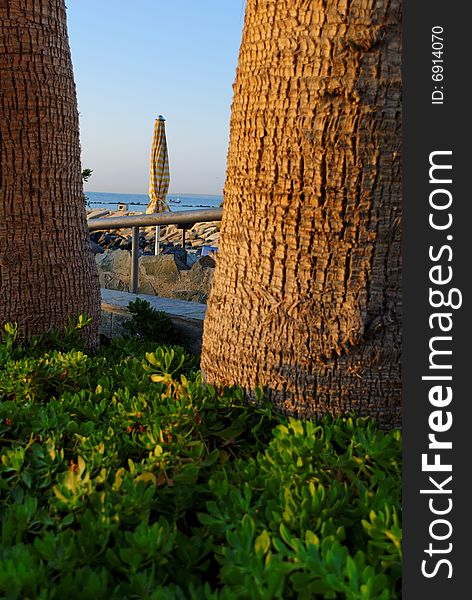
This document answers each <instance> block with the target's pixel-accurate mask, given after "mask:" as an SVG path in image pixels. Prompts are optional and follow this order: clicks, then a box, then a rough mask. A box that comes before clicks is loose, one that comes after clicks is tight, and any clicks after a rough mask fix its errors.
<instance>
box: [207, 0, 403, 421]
mask: <svg viewBox="0 0 472 600" xmlns="http://www.w3.org/2000/svg"><path fill="white" fill-rule="evenodd" d="M400 66H401V1H400V0H352V1H347V0H329V1H326V0H325V1H323V0H311V1H310V2H308V1H306V0H248V2H247V8H246V20H245V26H244V33H243V40H242V44H241V50H240V55H239V64H238V70H237V76H236V82H235V85H234V100H233V106H232V115H231V136H230V147H229V154H228V165H227V178H226V185H225V190H224V217H223V224H222V234H221V244H220V249H219V253H218V255H219V256H218V261H217V269H216V273H215V281H214V286H213V290H212V293H211V297H210V301H209V306H208V313H207V317H206V322H205V328H204V341H203V354H202V367H203V369H204V373H205V376H206V378H207V381H208V382H210V383H217V384H233V383H239V384H242V385H243V386H244V387H245V388H247V389H248V390H249V389H251V388H254V386H255V385H256V384H262V385H263V386H264V387H265V389H266V391H267V393H268V394H269V396H270V398H271V399H272V400H273V402H274V404H275V405H276V406H277V407H279V408H280V409H282V410H284V411H286V412H287V413H290V414H293V415H297V416H308V415H318V414H321V413H324V412H330V413H336V414H339V413H345V412H347V411H351V410H354V411H356V412H358V413H361V414H364V415H372V416H374V417H376V418H377V419H378V420H379V421H380V423H382V424H383V425H384V426H391V425H399V423H400V413H401V372H400V351H401V296H400V276H401V230H400V223H401V220H400V211H401V157H400V150H401V72H400Z"/></svg>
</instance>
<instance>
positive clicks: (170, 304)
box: [101, 288, 206, 321]
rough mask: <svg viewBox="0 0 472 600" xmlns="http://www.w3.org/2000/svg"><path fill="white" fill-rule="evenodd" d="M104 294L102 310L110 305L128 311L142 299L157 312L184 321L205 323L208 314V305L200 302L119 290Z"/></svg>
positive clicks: (108, 291)
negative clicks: (135, 302)
mask: <svg viewBox="0 0 472 600" xmlns="http://www.w3.org/2000/svg"><path fill="white" fill-rule="evenodd" d="M101 292H102V310H104V309H105V310H106V307H107V306H108V305H110V308H111V307H114V308H121V309H127V307H128V304H129V303H130V302H133V301H134V300H136V298H141V300H147V301H148V302H149V304H150V305H151V306H152V307H153V308H154V309H156V310H161V311H163V312H165V313H166V314H168V315H169V317H180V318H182V319H195V320H197V321H203V319H204V318H205V313H206V304H198V302H187V301H186V300H175V299H174V298H162V297H160V296H150V295H147V294H130V293H128V292H120V291H117V290H106V289H103V288H102V290H101Z"/></svg>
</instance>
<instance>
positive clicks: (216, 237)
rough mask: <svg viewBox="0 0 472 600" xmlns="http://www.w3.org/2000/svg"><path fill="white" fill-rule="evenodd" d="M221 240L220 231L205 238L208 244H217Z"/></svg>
mask: <svg viewBox="0 0 472 600" xmlns="http://www.w3.org/2000/svg"><path fill="white" fill-rule="evenodd" d="M219 239H220V232H219V231H218V232H217V233H213V234H212V235H209V236H207V237H206V238H205V241H207V242H216V241H218V240H219Z"/></svg>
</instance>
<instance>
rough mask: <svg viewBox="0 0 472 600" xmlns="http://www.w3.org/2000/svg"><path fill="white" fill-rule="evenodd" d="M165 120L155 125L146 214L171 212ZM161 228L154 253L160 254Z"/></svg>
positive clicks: (160, 119) (160, 118)
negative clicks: (168, 199) (168, 198)
mask: <svg viewBox="0 0 472 600" xmlns="http://www.w3.org/2000/svg"><path fill="white" fill-rule="evenodd" d="M164 123H165V119H164V117H163V116H162V115H159V118H158V119H156V121H155V124H154V139H153V142H152V150H151V174H150V179H149V198H150V201H149V204H148V207H147V208H146V213H147V214H150V213H158V212H162V211H165V210H169V206H168V205H167V202H166V196H167V191H168V190H169V183H170V174H169V157H168V154H167V141H166V129H165V125H164ZM159 238H160V227H159V226H157V227H156V243H155V249H154V253H155V254H156V255H157V254H159Z"/></svg>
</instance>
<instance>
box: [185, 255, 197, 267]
mask: <svg viewBox="0 0 472 600" xmlns="http://www.w3.org/2000/svg"><path fill="white" fill-rule="evenodd" d="M198 258H199V257H198V255H197V254H196V253H195V252H187V266H188V267H192V266H193V265H194V264H195V263H196V262H197V260H198Z"/></svg>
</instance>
